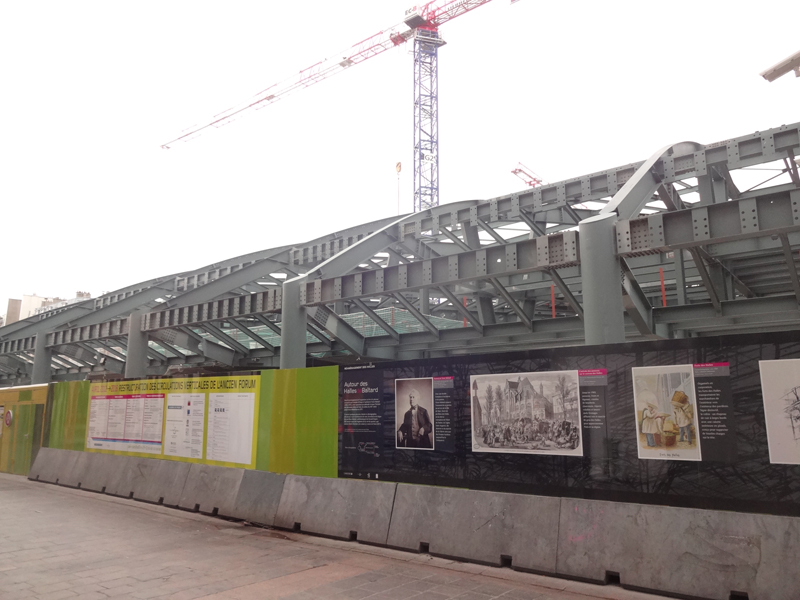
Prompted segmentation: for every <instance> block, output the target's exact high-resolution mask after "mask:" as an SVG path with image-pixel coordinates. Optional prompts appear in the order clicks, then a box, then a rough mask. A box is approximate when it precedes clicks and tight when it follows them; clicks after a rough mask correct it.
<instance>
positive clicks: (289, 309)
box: [280, 276, 307, 369]
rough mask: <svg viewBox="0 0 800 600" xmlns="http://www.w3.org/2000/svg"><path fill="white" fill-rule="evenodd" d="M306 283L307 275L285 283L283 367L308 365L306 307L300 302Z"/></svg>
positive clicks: (283, 300) (282, 309)
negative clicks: (302, 288) (301, 291)
mask: <svg viewBox="0 0 800 600" xmlns="http://www.w3.org/2000/svg"><path fill="white" fill-rule="evenodd" d="M305 283H306V277H305V276H300V277H295V278H294V279H290V280H288V281H285V282H284V283H283V298H282V303H281V363H280V365H281V369H303V368H305V366H306V324H307V321H306V307H305V306H303V305H302V304H301V302H300V287H301V285H304V284H305Z"/></svg>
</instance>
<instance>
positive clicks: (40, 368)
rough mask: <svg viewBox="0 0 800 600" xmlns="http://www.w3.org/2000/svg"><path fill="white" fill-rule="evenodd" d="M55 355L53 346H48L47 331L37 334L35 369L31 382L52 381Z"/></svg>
mask: <svg viewBox="0 0 800 600" xmlns="http://www.w3.org/2000/svg"><path fill="white" fill-rule="evenodd" d="M52 357H53V352H52V349H51V348H48V347H47V333H46V332H44V331H42V332H40V333H37V334H36V351H35V353H34V355H33V370H32V371H31V383H32V384H33V385H36V384H39V383H50V362H51V360H52Z"/></svg>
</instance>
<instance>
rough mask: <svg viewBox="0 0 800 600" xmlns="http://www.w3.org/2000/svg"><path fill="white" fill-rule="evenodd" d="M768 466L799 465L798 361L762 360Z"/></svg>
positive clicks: (799, 387) (799, 365)
mask: <svg viewBox="0 0 800 600" xmlns="http://www.w3.org/2000/svg"><path fill="white" fill-rule="evenodd" d="M758 366H759V369H760V371H761V392H762V395H763V398H764V415H765V417H766V420H767V443H768V445H769V462H771V463H773V464H782V465H800V359H797V358H793V359H787V360H762V361H759V363H758Z"/></svg>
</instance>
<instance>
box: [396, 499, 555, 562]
mask: <svg viewBox="0 0 800 600" xmlns="http://www.w3.org/2000/svg"><path fill="white" fill-rule="evenodd" d="M559 508H560V499H559V498H549V497H543V496H528V495H521V494H500V493H494V492H480V491H474V490H460V489H453V488H437V487H428V486H418V485H404V484H399V485H398V486H397V494H396V496H395V501H394V510H393V511H392V524H391V528H390V529H389V540H388V545H389V546H391V547H395V548H403V549H406V550H413V551H418V550H420V549H423V550H424V549H426V548H427V550H428V551H429V552H430V553H431V554H435V555H439V556H445V557H451V558H460V559H466V560H470V561H475V562H479V563H483V564H490V565H500V564H509V561H510V564H511V566H514V567H519V568H524V569H529V570H532V571H537V572H542V573H554V572H555V567H556V560H555V556H556V543H557V539H558V515H559Z"/></svg>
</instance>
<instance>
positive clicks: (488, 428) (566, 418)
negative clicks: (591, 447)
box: [470, 371, 583, 456]
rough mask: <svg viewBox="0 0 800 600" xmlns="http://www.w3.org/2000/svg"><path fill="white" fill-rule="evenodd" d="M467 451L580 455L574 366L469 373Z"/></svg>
mask: <svg viewBox="0 0 800 600" xmlns="http://www.w3.org/2000/svg"><path fill="white" fill-rule="evenodd" d="M470 391H471V397H472V406H471V408H472V411H471V412H472V428H471V429H472V450H473V452H511V453H522V454H554V455H562V456H583V440H582V431H581V407H580V402H579V399H580V385H579V379H578V371H549V372H533V373H505V374H498V375H472V376H471V377H470Z"/></svg>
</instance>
